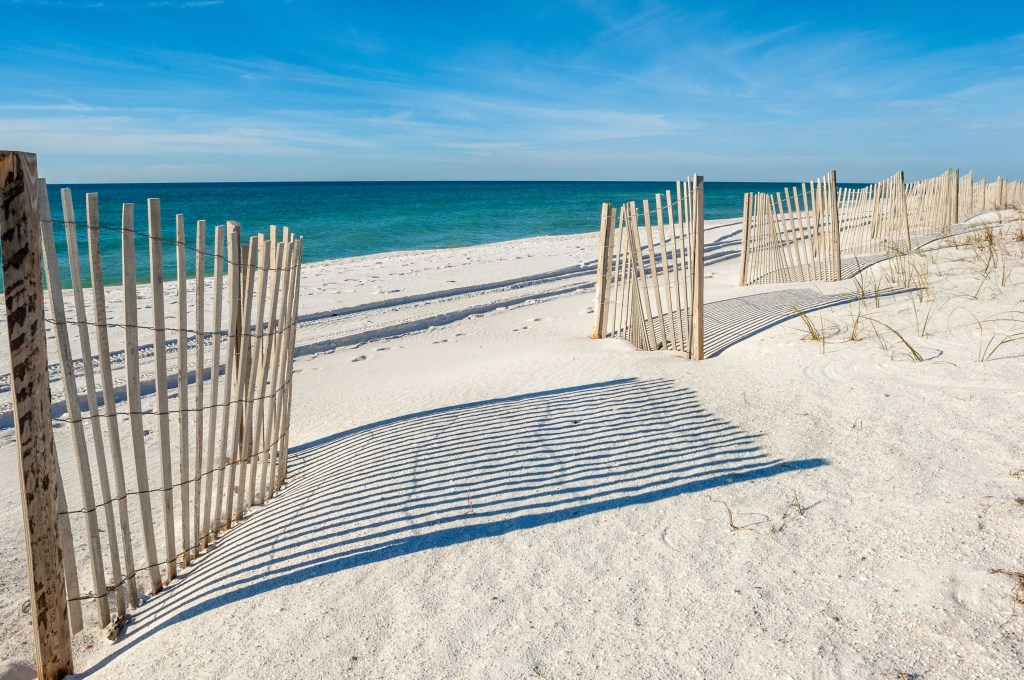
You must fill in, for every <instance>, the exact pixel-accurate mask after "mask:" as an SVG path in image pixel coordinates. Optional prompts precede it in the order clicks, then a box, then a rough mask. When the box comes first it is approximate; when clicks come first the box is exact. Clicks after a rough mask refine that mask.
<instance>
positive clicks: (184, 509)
mask: <svg viewBox="0 0 1024 680" xmlns="http://www.w3.org/2000/svg"><path fill="white" fill-rule="evenodd" d="M174 250H175V265H176V266H177V270H178V271H177V273H178V290H177V294H178V333H177V335H178V357H177V358H178V360H177V368H178V399H177V403H178V480H179V484H180V486H179V487H178V493H179V497H180V499H181V501H180V502H181V560H182V564H183V565H184V566H188V563H189V559H190V557H191V553H192V544H191V540H192V529H191V527H190V526H189V521H190V519H191V514H192V513H191V512H190V510H191V508H190V507H189V497H190V495H191V490H192V489H191V485H192V479H191V476H190V474H189V448H188V446H189V436H188V435H189V431H188V408H189V407H188V270H187V268H186V265H185V216H184V215H182V214H180V213H179V214H178V215H175V216H174ZM197 379H198V374H197Z"/></svg>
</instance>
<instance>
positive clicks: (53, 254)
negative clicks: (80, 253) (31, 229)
mask: <svg viewBox="0 0 1024 680" xmlns="http://www.w3.org/2000/svg"><path fill="white" fill-rule="evenodd" d="M40 198H41V199H42V200H47V201H48V199H46V198H45V197H40ZM45 212H46V213H47V214H48V213H49V207H47V208H45ZM41 231H42V241H43V267H44V269H45V272H46V287H47V289H48V291H49V293H50V308H51V311H52V313H53V325H54V333H55V334H56V336H57V355H58V359H59V362H58V363H59V364H60V368H61V381H62V383H63V385H64V401H65V403H66V405H67V409H68V419H69V420H70V424H71V433H72V443H73V445H74V451H75V461H76V463H77V464H78V481H79V486H80V488H81V491H82V504H83V509H82V510H83V513H84V515H85V523H86V546H87V547H88V549H89V561H90V564H91V566H92V581H93V599H94V601H95V603H96V608H97V614H98V616H99V620H100V624H101V625H103V626H106V625H107V623H109V622H110V606H109V604H108V600H107V581H106V576H105V572H104V569H103V553H102V549H101V548H100V538H99V523H98V522H97V519H96V499H95V496H94V492H93V480H92V468H91V466H90V465H89V451H88V446H87V444H86V439H85V428H84V426H83V424H82V411H81V407H80V404H79V400H78V385H77V381H76V380H75V372H74V364H73V359H72V355H71V342H70V340H69V338H68V329H67V316H66V314H65V311H64V295H63V293H62V291H61V280H60V270H59V269H58V267H57V251H56V248H55V246H54V239H53V230H52V229H42V230H41Z"/></svg>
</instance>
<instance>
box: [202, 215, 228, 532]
mask: <svg viewBox="0 0 1024 680" xmlns="http://www.w3.org/2000/svg"><path fill="white" fill-rule="evenodd" d="M213 243H214V245H213V319H212V321H213V334H212V336H211V341H212V342H211V344H212V349H213V356H212V357H211V358H210V399H211V400H212V404H211V408H210V431H209V432H208V433H207V435H206V479H205V480H204V481H203V529H202V532H201V536H200V547H201V548H202V549H204V550H205V549H206V545H207V543H208V542H209V537H210V534H211V532H212V531H215V528H214V527H213V526H212V525H211V519H210V508H211V506H212V505H213V501H214V500H215V499H216V500H217V502H219V498H220V495H219V488H220V482H219V481H218V483H217V488H218V494H217V496H216V497H215V496H214V486H213V476H214V470H215V469H217V467H218V460H219V459H218V456H217V452H218V451H219V450H220V449H218V448H217V442H218V437H217V414H218V412H223V410H224V409H226V408H227V406H226V405H225V402H221V403H218V402H217V388H218V387H219V386H220V372H221V365H220V348H221V345H222V344H223V343H224V338H223V336H222V333H223V326H222V325H221V317H222V312H223V304H222V302H223V298H224V270H225V267H224V260H225V257H224V252H225V247H224V246H225V233H224V225H222V224H221V225H218V226H216V227H214V230H213ZM225 373H227V378H226V380H227V381H228V382H230V377H231V374H230V368H228V367H227V366H225ZM224 419H225V420H226V419H227V416H224ZM222 430H223V428H222ZM217 474H218V475H220V474H221V473H220V471H219V470H218V472H217ZM215 512H216V511H215ZM216 521H217V520H216V515H214V518H213V524H214V525H215V524H216Z"/></svg>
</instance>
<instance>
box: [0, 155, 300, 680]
mask: <svg viewBox="0 0 1024 680" xmlns="http://www.w3.org/2000/svg"><path fill="white" fill-rule="evenodd" d="M35 173H36V170H35V157H34V156H33V155H32V154H25V153H20V152H0V185H2V201H3V205H2V206H0V220H3V222H2V224H0V228H2V233H3V242H2V246H3V276H4V294H5V298H6V304H7V322H8V329H9V341H10V345H11V346H10V349H11V368H12V393H13V394H14V395H15V402H16V403H15V414H14V415H15V424H16V436H17V441H18V447H19V453H20V461H21V470H22V488H23V492H24V493H23V496H24V509H25V520H26V533H27V539H28V549H29V550H28V552H29V570H30V586H31V588H32V598H31V599H32V603H33V620H34V622H35V623H36V626H35V630H36V650H37V658H36V661H37V669H38V671H39V677H41V678H43V677H62V676H63V675H64V674H66V673H70V672H71V670H72V669H71V657H70V636H71V634H73V633H74V632H77V631H78V630H81V629H82V628H83V627H84V626H85V625H86V623H87V622H88V621H90V620H91V621H92V622H93V623H95V624H97V625H100V626H107V625H108V624H111V621H112V619H113V623H114V626H115V627H116V626H118V625H120V622H121V621H123V617H124V616H125V614H126V612H127V611H128V610H130V609H132V608H133V607H135V606H137V605H138V604H139V602H140V597H141V596H142V594H143V592H144V591H145V590H146V589H147V587H148V590H149V591H150V592H151V593H158V592H160V591H161V590H162V589H163V588H164V587H165V585H166V584H167V583H168V582H169V581H170V580H171V579H173V578H175V576H176V575H177V573H178V569H179V567H186V566H188V565H189V563H190V562H191V561H192V560H194V559H196V558H198V557H200V555H201V553H203V551H204V550H205V549H206V548H207V547H208V546H209V545H210V543H211V542H212V541H214V540H215V539H216V538H217V536H218V535H219V534H220V533H222V532H224V531H226V530H228V529H230V528H231V527H232V526H233V525H234V524H235V523H236V522H238V521H239V520H240V519H242V517H244V516H245V514H246V513H247V512H248V511H249V509H250V508H252V507H253V506H254V505H259V504H261V503H263V502H265V501H266V500H267V499H269V498H270V497H271V496H273V495H274V494H275V493H276V492H277V491H278V490H279V489H280V488H281V485H282V484H283V482H284V480H285V477H286V475H287V471H288V431H289V419H290V412H291V394H292V391H291V387H292V370H293V366H292V359H293V350H294V344H295V329H296V319H297V311H298V301H299V298H298V293H299V280H300V269H301V258H302V239H301V238H295V236H294V235H293V234H291V233H289V230H288V229H287V228H285V229H283V230H281V232H280V233H278V232H277V230H276V229H275V228H274V227H271V229H270V233H269V236H265V235H262V234H261V235H259V236H254V237H252V238H250V239H249V240H248V243H247V245H243V243H242V237H241V232H240V227H239V224H238V223H237V222H228V223H227V224H226V225H221V226H217V227H215V228H214V230H213V243H214V246H213V251H212V252H211V251H210V249H209V246H208V238H207V236H208V235H207V228H206V223H205V222H204V221H203V220H199V221H198V222H197V223H196V228H195V232H194V241H193V242H192V243H191V244H190V243H189V242H188V238H187V234H186V228H185V218H184V216H183V215H176V216H175V238H174V239H168V238H165V236H164V235H163V229H162V227H163V219H162V217H161V212H160V201H159V199H149V201H148V202H147V206H146V207H147V222H148V225H147V227H148V228H147V229H146V230H139V231H137V230H136V227H135V219H134V206H133V205H132V204H128V203H126V204H124V205H123V206H122V212H121V221H120V224H104V223H102V222H101V221H100V219H99V215H100V211H99V197H98V196H97V195H96V194H87V195H86V197H85V217H86V223H85V226H86V229H85V231H86V244H85V250H86V257H85V261H86V264H87V266H88V277H89V287H88V288H87V287H86V285H85V282H84V279H83V266H82V261H81V255H80V252H79V245H80V240H81V238H80V225H79V223H78V222H77V217H76V209H75V205H74V201H73V197H72V195H71V191H70V190H68V189H64V190H62V192H61V199H62V200H61V202H62V208H63V210H62V212H63V220H61V221H55V220H53V219H52V218H51V213H50V206H49V200H48V198H47V192H46V183H45V180H42V179H39V180H37V179H36V177H35ZM58 229H60V230H62V231H63V235H64V243H65V244H66V258H67V265H68V266H67V271H68V272H69V276H68V278H65V279H62V277H61V267H60V266H59V264H58V250H57V245H58V239H57V238H55V236H56V234H55V232H56V231H57V230H58ZM104 231H114V232H119V235H120V250H121V252H120V255H121V262H122V267H123V268H122V272H121V273H122V281H123V284H122V287H121V289H120V290H118V289H117V288H116V287H111V288H105V287H104V272H103V270H102V261H103V258H102V255H103V252H102V248H101V244H102V243H103V239H101V234H102V233H103V232H104ZM139 236H141V237H143V238H145V239H146V246H147V248H148V256H149V264H150V277H149V278H150V280H149V282H148V284H141V285H142V286H143V287H148V288H149V291H150V295H149V296H146V295H144V294H142V293H144V291H142V292H140V281H139V277H138V276H137V272H136V240H137V238H138V237H139ZM107 245H108V246H109V239H108V240H107ZM165 246H167V247H170V248H173V249H174V253H175V256H176V257H175V259H176V271H175V282H172V283H171V285H170V286H169V287H166V288H165V281H164V262H163V252H162V251H163V249H164V247H165ZM40 252H41V253H42V258H41V259H40V257H39V254H40ZM189 260H192V261H193V264H194V268H193V272H194V277H193V278H191V279H189V278H188V277H187V273H188V263H189ZM43 273H45V279H46V284H47V285H46V289H45V297H46V298H47V302H48V303H49V305H48V309H45V307H44V304H43V297H44V292H43V291H44V289H43V286H42V278H43V277H42V274H43ZM175 283H176V285H175ZM65 285H66V286H68V287H69V288H70V290H65V289H64V286H65ZM108 296H109V297H108ZM66 297H67V298H70V299H65V298H66ZM118 297H119V298H120V302H121V304H120V306H119V305H118V304H117V303H116V302H115V298H118ZM165 302H166V303H167V304H170V305H174V304H176V313H175V314H174V318H173V319H172V320H171V323H168V318H167V315H166V314H165ZM147 305H148V306H150V307H151V315H149V316H150V318H148V319H140V313H139V312H140V309H145V308H146V306H147ZM211 307H212V309H211ZM207 310H210V312H211V313H209V314H208V313H207ZM225 317H226V318H225ZM46 329H50V330H51V331H52V332H53V334H54V336H55V345H56V354H57V357H56V359H57V361H56V363H57V367H58V369H59V373H60V379H61V383H62V386H63V393H64V404H63V407H64V411H65V413H64V414H60V411H61V409H60V404H58V403H51V398H50V394H49V391H50V388H49V377H48V369H47V346H46V339H45V332H46ZM140 331H142V332H143V333H144V334H145V338H143V337H140ZM168 334H170V335H171V337H170V338H168ZM143 339H151V344H142V341H143ZM118 341H121V342H120V343H119V342H118ZM28 347H32V348H33V351H32V352H28V351H26V348H28ZM149 355H152V359H153V361H152V365H149V364H144V363H143V361H142V360H141V359H142V357H143V356H149ZM119 357H123V358H119ZM169 359H170V360H171V361H173V364H174V370H173V371H171V370H170V368H169V365H168V362H169ZM115 360H116V361H118V362H120V363H123V367H118V368H117V369H115V366H114V364H115ZM144 369H145V371H146V374H145V375H144V373H143V370H144ZM83 388H84V389H83ZM154 397H155V404H154V403H153V401H154ZM51 409H52V410H53V411H55V412H57V413H58V414H59V415H53V414H52V411H51ZM172 417H173V420H174V422H173V423H172ZM54 426H57V427H58V433H59V434H61V435H62V436H58V437H56V438H55V435H54ZM151 433H155V435H154V434H151ZM90 440H91V446H90ZM54 442H56V444H55V443H54ZM65 448H67V449H68V453H69V454H70V455H67V454H65V455H61V454H62V452H63V449H65ZM151 451H158V453H159V456H158V458H157V457H156V456H153V457H154V458H155V459H157V460H158V463H159V464H158V466H157V467H158V468H159V470H158V471H156V470H151V469H150V452H151ZM55 453H56V455H55ZM69 461H70V462H69ZM157 473H158V475H157ZM97 496H98V498H97ZM154 505H155V506H157V507H156V508H154ZM101 537H102V538H101ZM82 542H84V543H85V548H86V550H85V552H86V554H87V560H86V563H85V565H84V571H85V572H86V574H84V575H83V581H84V583H81V582H80V579H79V576H80V571H81V570H82V569H81V568H80V567H81V565H79V564H78V562H77V560H76V559H75V556H76V547H77V546H79V545H80V544H81V543H82ZM83 603H86V604H89V605H90V607H89V611H85V612H84V611H83ZM90 612H91V615H90Z"/></svg>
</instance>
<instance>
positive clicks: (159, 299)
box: [146, 198, 178, 580]
mask: <svg viewBox="0 0 1024 680" xmlns="http://www.w3.org/2000/svg"><path fill="white" fill-rule="evenodd" d="M146 207H147V210H148V213H149V282H150V288H151V289H152V291H153V329H154V330H153V354H154V355H155V357H156V376H155V378H154V379H155V383H156V408H157V431H158V433H159V437H160V483H161V484H162V486H163V489H162V491H163V518H164V520H163V523H164V565H165V566H166V567H167V579H168V580H170V579H172V578H174V577H175V576H176V575H177V574H178V556H177V548H176V543H177V541H175V538H174V476H173V473H172V472H171V424H170V412H169V409H170V405H169V404H168V395H167V379H168V375H167V325H166V324H167V319H166V318H165V316H164V271H163V268H164V263H163V249H162V247H161V244H162V241H163V236H162V233H161V229H160V199H159V198H150V199H147V201H146Z"/></svg>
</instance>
